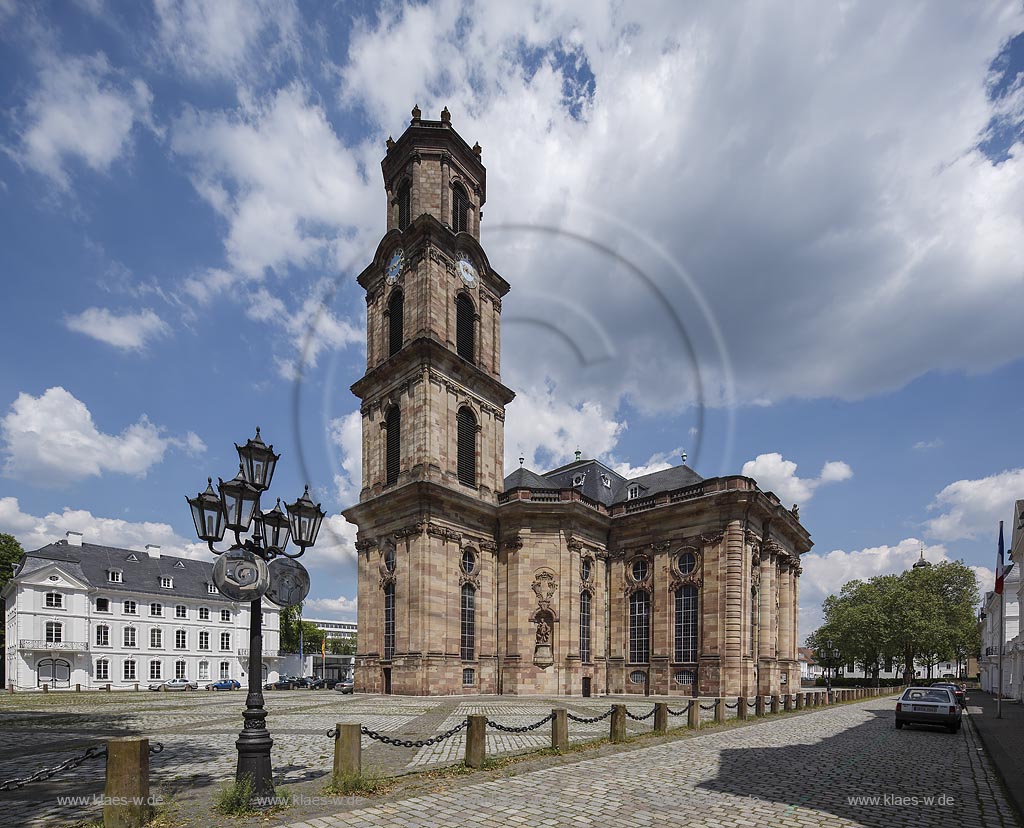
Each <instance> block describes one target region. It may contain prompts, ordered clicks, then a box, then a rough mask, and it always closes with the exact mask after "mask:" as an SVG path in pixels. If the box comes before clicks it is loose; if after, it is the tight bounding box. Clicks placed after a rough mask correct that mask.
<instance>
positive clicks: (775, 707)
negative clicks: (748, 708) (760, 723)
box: [772, 693, 782, 713]
mask: <svg viewBox="0 0 1024 828" xmlns="http://www.w3.org/2000/svg"><path fill="white" fill-rule="evenodd" d="M781 700H782V697H781V696H780V695H779V694H778V693H773V694H772V713H778V712H779V707H780V706H781V705H780V702H781Z"/></svg>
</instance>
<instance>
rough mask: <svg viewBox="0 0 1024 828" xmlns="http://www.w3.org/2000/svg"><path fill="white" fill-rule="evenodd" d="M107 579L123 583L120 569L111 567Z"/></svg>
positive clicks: (113, 582)
mask: <svg viewBox="0 0 1024 828" xmlns="http://www.w3.org/2000/svg"><path fill="white" fill-rule="evenodd" d="M107 580H108V581H109V582H110V583H112V584H120V583H123V579H122V577H121V570H120V569H111V570H110V571H108V572H107Z"/></svg>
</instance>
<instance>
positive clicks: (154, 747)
mask: <svg viewBox="0 0 1024 828" xmlns="http://www.w3.org/2000/svg"><path fill="white" fill-rule="evenodd" d="M163 751H164V746H163V745H162V744H160V743H159V742H153V744H151V745H150V746H149V752H150V753H163Z"/></svg>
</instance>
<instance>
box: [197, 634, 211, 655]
mask: <svg viewBox="0 0 1024 828" xmlns="http://www.w3.org/2000/svg"><path fill="white" fill-rule="evenodd" d="M199 649H200V650H209V649H210V634H209V633H208V632H207V631H206V630H201V631H200V633H199Z"/></svg>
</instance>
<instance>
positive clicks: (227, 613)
mask: <svg viewBox="0 0 1024 828" xmlns="http://www.w3.org/2000/svg"><path fill="white" fill-rule="evenodd" d="M220 620H221V621H225V622H230V621H231V610H221V611H220Z"/></svg>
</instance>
